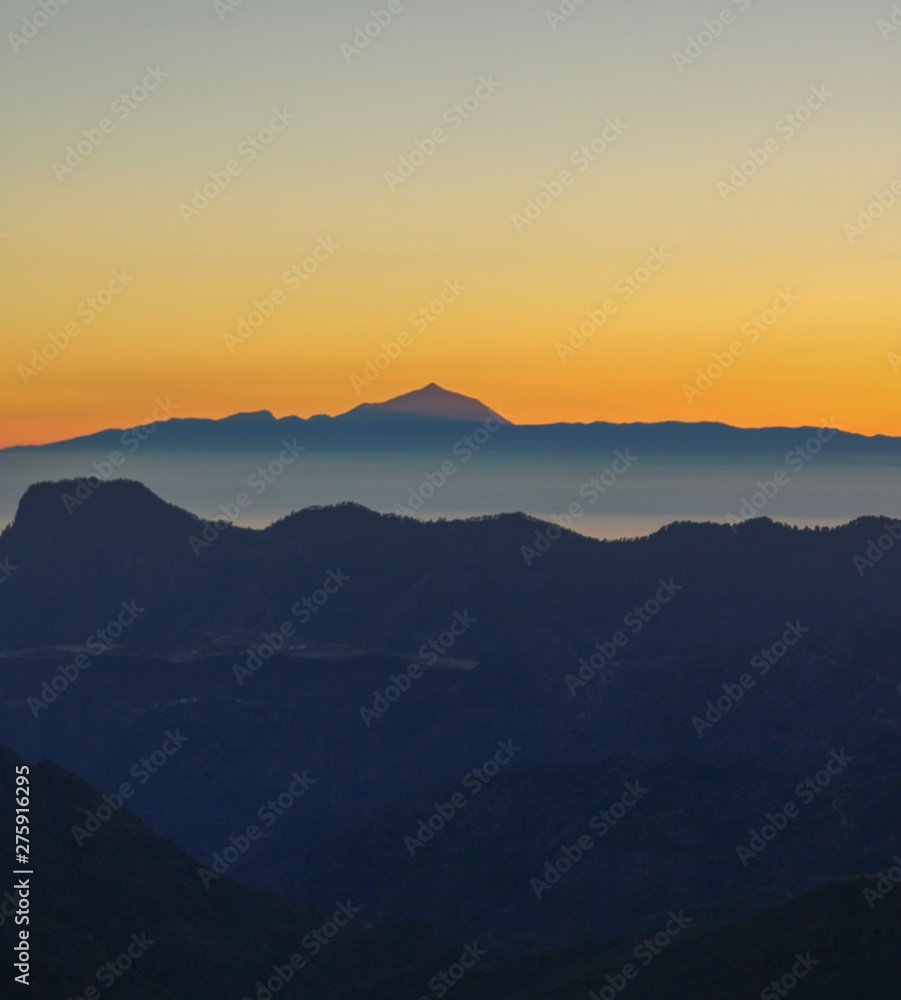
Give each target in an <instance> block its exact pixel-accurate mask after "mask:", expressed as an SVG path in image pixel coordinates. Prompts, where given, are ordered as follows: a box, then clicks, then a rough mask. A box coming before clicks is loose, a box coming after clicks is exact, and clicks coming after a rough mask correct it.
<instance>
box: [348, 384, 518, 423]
mask: <svg viewBox="0 0 901 1000" xmlns="http://www.w3.org/2000/svg"><path fill="white" fill-rule="evenodd" d="M372 413H391V414H404V415H406V416H415V417H432V418H436V419H440V420H466V421H471V422H473V423H484V422H485V421H487V420H494V421H496V422H497V423H499V424H509V423H510V421H509V420H505V419H504V418H503V417H502V416H501V415H500V414H498V413H495V411H494V410H492V409H490V408H489V407H488V406H486V405H485V404H484V403H483V402H481V401H480V400H478V399H475V398H474V397H473V396H464V395H463V394H462V393H459V392H452V391H451V390H450V389H445V388H443V386H440V385H438V383H437V382H429V384H428V385H424V386H423V387H422V388H421V389H414V390H413V391H412V392H405V393H404V394H403V395H401V396H395V397H393V398H392V399H387V400H385V401H384V402H382V403H363V404H362V405H361V406H357V407H355V408H354V409H353V410H351V411H350V413H349V414H346V415H347V416H349V415H350V414H356V415H364V414H372Z"/></svg>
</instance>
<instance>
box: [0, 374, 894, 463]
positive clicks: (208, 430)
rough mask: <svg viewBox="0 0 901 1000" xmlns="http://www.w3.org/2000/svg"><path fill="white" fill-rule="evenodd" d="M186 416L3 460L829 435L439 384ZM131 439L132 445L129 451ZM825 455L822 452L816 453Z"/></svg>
mask: <svg viewBox="0 0 901 1000" xmlns="http://www.w3.org/2000/svg"><path fill="white" fill-rule="evenodd" d="M179 409H180V407H179V406H178V405H176V404H175V403H173V402H172V401H171V400H168V399H167V400H159V401H158V405H157V406H156V407H155V408H154V409H153V414H152V416H151V419H150V420H149V421H148V423H146V424H144V425H142V426H141V427H133V428H118V429H109V430H104V431H99V432H97V433H94V434H88V435H83V436H80V437H76V438H71V439H68V440H64V441H58V442H53V443H51V444H46V445H27V446H26V445H18V446H15V447H12V448H6V449H0V456H11V455H40V454H62V453H67V452H73V453H75V452H80V451H84V450H85V449H88V450H93V449H97V450H98V452H99V453H101V454H102V452H103V451H106V450H109V449H113V448H119V449H122V448H123V447H124V449H125V452H126V455H129V454H132V453H135V452H138V451H140V452H142V453H143V452H146V451H150V452H160V451H163V452H165V451H198V450H200V451H204V450H205V451H222V450H226V451H235V452H247V451H268V450H271V449H272V448H274V447H276V446H277V445H279V443H280V442H281V441H282V440H283V439H284V438H288V439H290V438H292V437H294V436H298V437H300V438H302V443H303V444H304V445H308V446H309V447H310V448H311V449H313V450H316V451H320V450H322V451H329V450H336V451H347V450H355V449H360V448H366V449H377V450H389V451H390V450H396V449H404V448H417V449H421V448H422V447H423V446H428V447H437V448H440V449H445V450H446V449H447V448H448V447H449V446H450V444H452V443H453V442H454V440H455V438H456V437H459V436H460V435H461V434H464V433H466V432H467V431H470V432H471V430H472V427H473V425H484V424H485V423H486V422H488V421H491V422H492V428H493V430H494V431H495V432H496V431H497V427H496V426H494V425H500V427H502V428H503V431H504V433H502V434H497V436H496V437H493V438H492V451H495V450H497V449H500V450H503V451H509V452H511V453H514V454H516V453H522V452H528V453H536V452H537V453H540V454H542V455H553V454H555V453H558V452H559V451H561V450H562V451H564V452H572V453H585V454H592V453H595V452H596V451H597V450H598V449H603V450H607V449H609V450H610V451H611V454H612V451H613V449H617V448H620V449H626V448H635V449H639V450H640V453H641V454H642V455H643V456H648V457H650V456H652V455H657V456H660V457H665V458H673V457H677V456H683V457H689V456H691V455H696V454H706V455H717V456H721V457H725V456H729V455H732V456H733V457H734V454H735V453H737V452H738V453H747V454H754V453H760V452H767V451H774V452H777V453H778V452H780V451H783V452H784V451H786V450H789V449H792V448H796V447H798V446H800V445H803V444H804V443H805V441H807V440H809V439H811V438H815V437H816V435H817V433H818V432H822V431H823V428H818V427H764V428H739V427H732V426H729V425H727V424H722V423H705V422H700V423H685V422H679V421H665V422H661V423H628V424H616V423H610V422H606V421H595V422H593V423H587V424H586V423H572V424H568V423H554V424H534V425H516V424H512V423H510V421H508V420H507V419H505V418H504V417H502V416H500V414H498V413H497V412H496V411H495V410H492V409H491V408H490V407H488V406H486V405H485V404H484V403H482V402H481V401H479V400H478V399H474V398H473V397H470V396H465V395H462V394H460V393H457V392H451V391H450V390H447V389H443V388H442V387H441V386H438V385H436V384H435V383H434V382H433V383H430V384H429V385H427V386H424V387H423V388H421V389H417V390H414V391H413V392H409V393H405V394H403V395H401V396H397V397H395V398H393V399H389V400H386V401H384V402H382V403H362V404H360V405H359V406H356V407H354V408H353V409H351V410H349V411H347V412H346V413H342V414H339V415H337V416H334V417H330V416H324V415H319V416H314V417H310V418H303V417H297V416H287V417H281V418H277V417H275V416H273V414H272V413H270V412H269V411H268V410H261V411H258V412H253V413H237V414H234V415H232V416H229V417H224V418H222V419H219V420H215V419H205V418H198V417H182V416H179V415H177V412H178V410H179ZM123 439H124V441H123ZM815 447H816V453H817V454H819V452H820V451H821V450H823V448H822V442H821V443H820V444H818V445H815ZM836 452H838V453H841V454H845V455H847V454H850V455H854V456H857V457H858V458H867V457H870V458H872V459H877V460H884V459H885V457H886V456H898V455H901V438H891V437H885V436H876V437H865V436H863V435H860V434H853V433H848V432H844V431H837V432H834V433H833V432H832V431H830V432H829V440H828V454H834V453H836Z"/></svg>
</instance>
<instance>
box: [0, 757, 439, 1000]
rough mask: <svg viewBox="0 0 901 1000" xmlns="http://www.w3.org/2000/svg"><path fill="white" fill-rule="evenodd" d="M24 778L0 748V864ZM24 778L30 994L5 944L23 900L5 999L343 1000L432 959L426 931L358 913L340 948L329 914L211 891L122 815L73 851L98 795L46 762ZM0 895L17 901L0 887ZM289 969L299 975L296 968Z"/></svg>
mask: <svg viewBox="0 0 901 1000" xmlns="http://www.w3.org/2000/svg"><path fill="white" fill-rule="evenodd" d="M21 764H22V761H21V759H20V758H18V757H17V756H16V755H15V754H13V753H11V752H10V751H9V750H7V749H6V748H5V747H0V789H2V802H3V807H2V809H0V817H2V828H0V851H2V856H3V857H4V859H12V858H13V854H14V852H13V836H12V833H13V822H12V809H11V808H10V804H11V803H12V801H13V794H14V789H15V782H16V768H17V767H18V766H20V765H21ZM29 777H30V782H31V793H32V794H31V814H30V838H31V857H32V861H33V868H34V875H33V876H32V877H31V885H32V891H31V893H30V899H29V907H28V909H29V913H30V923H29V924H28V925H27V928H28V930H29V931H30V934H31V964H32V972H31V981H30V984H29V985H30V987H31V991H30V992H29V991H28V990H27V989H24V988H22V986H21V985H20V984H16V983H14V982H13V980H12V975H11V974H10V972H11V960H10V955H11V954H12V948H13V941H14V940H15V939H16V937H17V936H18V934H19V931H20V930H21V929H22V927H23V926H24V925H21V924H20V925H19V926H16V925H15V924H14V919H15V918H14V917H13V916H12V915H11V914H12V913H13V911H14V909H15V907H16V906H18V895H17V894H16V895H13V894H12V893H10V895H4V897H3V902H4V908H3V911H2V914H0V928H2V934H0V939H2V942H3V950H4V960H3V963H2V979H0V982H2V984H3V987H2V995H3V996H4V997H12V996H14V995H18V994H19V993H21V995H22V996H25V995H29V996H34V997H36V998H37V1000H51V998H66V997H70V996H71V997H83V996H87V997H94V998H95V997H99V996H105V995H107V991H108V990H112V989H116V990H117V991H118V995H119V996H123V997H128V998H129V1000H188V998H197V1000H221V998H223V997H234V998H235V1000H239V998H240V997H242V996H250V997H253V998H255V1000H256V998H257V987H256V984H257V983H258V982H259V981H260V980H262V981H264V982H266V981H267V980H268V979H269V978H271V977H272V976H273V975H276V976H280V978H281V983H280V984H279V986H278V988H277V992H281V993H282V994H283V995H285V996H289V997H314V998H320V997H321V998H334V1000H337V998H340V997H349V996H356V995H357V993H356V984H357V983H358V982H359V981H361V980H366V979H370V978H371V979H372V981H373V984H377V983H378V981H379V979H380V978H383V977H385V975H386V974H387V973H390V971H391V965H390V963H391V962H392V961H393V962H398V963H406V962H408V961H410V955H411V954H413V953H414V952H415V951H416V950H417V949H420V948H422V947H423V946H425V947H426V948H427V949H428V948H430V947H431V945H430V943H429V941H428V934H427V931H426V929H425V928H423V927H419V926H416V925H414V924H410V925H408V926H407V927H406V928H404V929H403V930H402V932H401V933H399V932H398V931H394V932H389V933H388V934H387V935H386V933H385V932H382V931H377V930H375V929H373V928H372V927H371V926H370V925H369V924H368V923H366V921H365V916H364V915H361V914H358V913H352V916H351V917H350V918H347V917H344V916H343V915H342V918H341V919H342V920H343V921H344V922H345V923H346V925H347V926H346V928H344V929H342V933H341V935H340V936H339V935H337V934H334V933H333V926H334V925H333V926H331V927H327V928H326V932H325V935H323V934H322V933H321V931H322V928H323V926H324V925H326V924H327V921H329V920H330V919H331V917H332V916H333V912H334V907H332V908H331V909H330V910H328V911H322V912H319V911H316V910H314V909H312V908H311V907H306V906H302V905H298V904H296V903H290V902H288V901H286V900H282V899H278V898H276V897H274V896H269V895H267V894H265V893H262V892H258V891H256V890H253V889H248V888H245V887H244V886H241V885H238V884H236V883H234V882H232V881H230V880H229V879H227V878H217V879H216V880H215V881H214V882H212V883H210V884H209V887H206V886H205V885H204V882H203V880H202V879H201V878H200V876H199V874H198V873H199V872H200V870H201V865H200V864H199V863H198V862H197V861H195V860H194V859H193V858H191V857H189V856H188V855H186V854H184V853H182V852H181V851H179V850H178V849H177V848H176V847H175V846H174V845H173V844H171V843H169V842H168V841H165V840H163V839H162V838H160V837H158V836H156V835H155V834H153V833H152V832H151V831H150V830H148V829H147V827H145V826H144V825H143V824H142V823H140V822H139V821H138V820H136V819H135V818H134V817H132V816H131V815H130V814H129V813H128V812H127V811H125V810H123V809H117V810H116V811H115V812H113V811H112V810H109V811H110V812H111V813H112V815H111V816H110V818H108V819H106V820H105V821H104V826H105V828H106V829H105V831H104V837H103V838H102V840H99V839H94V838H88V839H86V840H84V841H83V842H82V843H81V844H79V843H78V842H77V839H76V837H75V836H74V835H73V830H79V829H84V826H83V825H84V823H85V816H86V814H87V813H88V812H89V811H90V812H95V811H96V810H97V809H98V802H100V801H101V800H100V793H99V792H97V791H96V790H95V789H92V788H90V787H89V786H88V785H85V784H84V783H82V782H81V781H79V780H78V779H76V778H74V777H72V776H71V775H70V774H68V773H66V772H65V771H62V770H61V769H60V768H58V767H57V766H56V765H55V764H52V763H49V762H43V763H41V764H38V765H37V766H33V767H32V768H31V773H30V776H29ZM112 801H115V800H112ZM2 888H3V893H7V892H8V891H9V890H11V889H12V880H11V879H9V878H8V877H7V874H6V873H4V876H3V882H2ZM10 901H13V905H12V906H10V905H8V904H9V903H10ZM342 902H344V901H342ZM317 933H319V937H318V938H317V936H316V934H317ZM308 935H309V936H308ZM326 938H328V940H327V942H326ZM305 939H306V941H307V942H308V943H307V945H306V946H305V945H304V940H305ZM318 941H323V942H326V943H323V944H320V945H319V946H318V947H317V942H318ZM314 952H315V954H314ZM389 954H390V956H391V958H390V960H385V959H383V958H382V957H381V956H382V955H385V956H387V955H389ZM295 955H299V956H300V957H301V958H302V959H303V960H304V961H303V963H302V964H301V962H300V961H299V960H296V961H295V963H294V965H293V966H292V965H291V958H292V956H295ZM276 967H278V968H276ZM278 969H281V970H282V972H281V973H279V972H278ZM285 970H287V971H285ZM374 995H376V996H380V995H384V994H381V993H378V992H376V993H375V994H374ZM262 996H265V993H263V994H261V997H262Z"/></svg>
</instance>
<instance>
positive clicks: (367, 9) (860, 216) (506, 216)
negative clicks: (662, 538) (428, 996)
mask: <svg viewBox="0 0 901 1000" xmlns="http://www.w3.org/2000/svg"><path fill="white" fill-rule="evenodd" d="M57 7H58V9H57ZM48 12H51V13H52V14H53V16H50V15H49V13H48ZM373 12H375V15H374V14H373ZM724 12H726V13H725V14H724ZM376 15H377V16H376ZM379 22H381V23H379ZM896 23H897V25H901V8H898V7H894V8H893V5H892V4H891V3H886V2H882V0H853V2H851V0H846V2H839V0H793V2H792V3H784V2H777V0H716V2H713V3H708V2H700V0H681V2H678V3H677V2H664V0H653V2H652V0H585V2H584V3H582V4H575V3H573V4H570V3H567V2H565V0H564V2H561V3H559V4H555V3H551V2H548V0H454V2H453V3H451V2H441V0H390V2H389V0H366V2H357V0H344V2H341V3H336V2H334V0H307V2H303V3H300V2H296V0H243V2H239V0H215V2H214V0H194V2H191V3H186V2H185V0H154V3H152V4H148V3H145V2H143V0H69V2H68V3H64V4H59V0H45V9H42V8H41V6H40V5H39V3H37V2H32V0H14V2H10V3H8V4H6V5H4V7H3V11H2V13H0V30H2V34H3V38H0V48H2V53H3V54H2V59H0V108H2V114H3V118H4V120H5V122H6V127H5V130H4V139H5V142H4V149H3V156H2V158H0V175H2V178H0V179H2V184H3V190H4V191H5V192H6V198H5V199H4V202H3V206H2V210H0V234H2V238H0V264H2V267H0V286H2V296H3V302H4V306H5V309H4V324H3V335H2V338H0V446H5V445H11V444H19V443H39V442H44V441H50V440H57V439H60V438H64V437H71V436H74V435H76V434H80V433H86V432H89V431H93V430H97V429H100V428H104V427H110V426H112V427H124V426H132V425H135V424H139V423H142V422H146V421H147V419H148V418H149V417H150V416H151V415H152V414H153V413H154V412H156V411H157V410H158V408H159V406H160V403H159V401H164V402H165V403H166V405H167V406H168V408H169V410H170V412H171V413H172V414H173V415H175V416H208V417H219V416H225V415H227V414H230V413H235V412H242V411H249V410H263V409H267V410H271V411H272V412H274V413H275V414H276V415H278V416H282V415H286V414H298V415H301V416H309V415H312V414H315V413H333V414H334V413H340V412H343V411H346V410H348V409H350V408H351V407H353V406H355V405H357V404H359V403H361V402H375V401H379V400H382V399H386V398H389V397H391V396H394V395H398V394H400V393H403V392H407V391H409V390H411V389H414V388H417V387H419V386H422V385H424V384H426V383H429V382H433V381H434V382H438V383H440V384H441V385H443V386H446V387H447V388H450V389H453V390H456V391H459V392H463V393H466V394H469V395H473V396H477V397H479V398H481V399H483V400H484V401H485V402H486V403H487V404H488V405H489V406H491V407H492V408H494V409H495V410H497V411H498V412H500V413H502V414H503V415H504V416H505V417H507V418H508V419H511V420H513V421H515V422H517V423H538V422H541V423H544V422H556V421H591V420H611V421H656V420H687V421H698V420H719V421H726V422H728V423H732V424H736V425H739V426H764V425H767V426H768V425H777V424H778V425H793V426H798V425H826V424H828V425H829V426H837V427H841V428H844V429H847V430H852V431H858V432H861V433H865V434H877V433H886V434H897V435H901V410H899V407H898V398H899V387H901V381H899V379H901V323H899V318H898V317H899V315H901V281H899V280H898V272H899V264H901V242H899V237H901V138H899V134H898V129H897V122H898V121H899V115H901V29H897V28H896ZM893 184H894V185H895V187H894V190H893Z"/></svg>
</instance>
